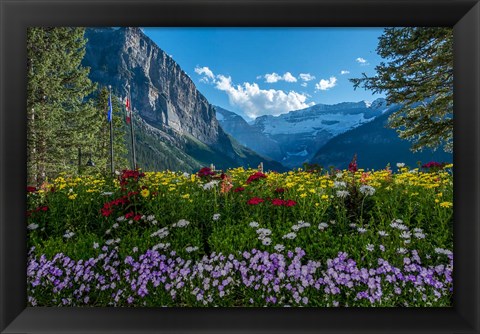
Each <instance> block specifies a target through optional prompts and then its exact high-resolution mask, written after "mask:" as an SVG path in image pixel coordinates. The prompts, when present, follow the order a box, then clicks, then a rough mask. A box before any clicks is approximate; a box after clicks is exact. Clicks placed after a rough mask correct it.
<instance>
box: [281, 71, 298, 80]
mask: <svg viewBox="0 0 480 334" xmlns="http://www.w3.org/2000/svg"><path fill="white" fill-rule="evenodd" d="M283 80H285V81H286V82H297V78H295V77H294V76H293V75H292V73H290V72H287V73H285V74H284V75H283Z"/></svg>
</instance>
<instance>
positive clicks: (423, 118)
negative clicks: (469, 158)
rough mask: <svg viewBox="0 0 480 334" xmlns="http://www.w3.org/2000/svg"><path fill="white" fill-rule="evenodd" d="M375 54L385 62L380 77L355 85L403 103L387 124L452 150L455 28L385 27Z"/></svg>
mask: <svg viewBox="0 0 480 334" xmlns="http://www.w3.org/2000/svg"><path fill="white" fill-rule="evenodd" d="M377 53H378V54H379V55H380V56H381V57H382V58H384V59H385V60H386V61H387V62H381V63H380V64H379V65H378V66H376V68H375V70H376V72H377V73H376V75H375V76H372V77H369V76H367V75H366V74H365V73H363V76H362V78H356V79H351V81H352V82H353V84H354V87H355V88H358V87H363V88H365V89H367V90H372V91H373V92H374V93H382V92H385V93H386V95H387V100H388V102H389V103H399V104H403V105H404V107H403V108H401V109H400V110H399V111H397V112H395V113H394V114H392V115H391V116H390V118H389V126H390V127H392V128H394V129H396V130H397V132H398V134H399V137H400V138H403V139H408V140H410V141H411V142H412V147H411V149H412V150H413V151H421V150H422V149H423V148H427V147H429V148H432V149H437V148H439V147H443V149H444V151H446V152H452V148H453V30H452V29H451V28H445V27H427V28H425V27H404V28H386V29H385V30H384V33H383V34H382V36H381V37H380V38H379V44H378V47H377Z"/></svg>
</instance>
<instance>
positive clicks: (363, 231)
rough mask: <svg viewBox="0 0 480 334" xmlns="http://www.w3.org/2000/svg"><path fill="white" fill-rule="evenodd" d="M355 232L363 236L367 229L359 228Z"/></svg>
mask: <svg viewBox="0 0 480 334" xmlns="http://www.w3.org/2000/svg"><path fill="white" fill-rule="evenodd" d="M357 231H358V233H360V234H363V233H365V232H367V229H366V228H363V227H359V228H357Z"/></svg>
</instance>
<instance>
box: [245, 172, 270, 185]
mask: <svg viewBox="0 0 480 334" xmlns="http://www.w3.org/2000/svg"><path fill="white" fill-rule="evenodd" d="M265 178H267V175H265V174H263V173H261V172H256V173H254V174H252V175H250V176H249V177H248V179H247V184H249V183H251V182H253V181H255V180H259V179H265Z"/></svg>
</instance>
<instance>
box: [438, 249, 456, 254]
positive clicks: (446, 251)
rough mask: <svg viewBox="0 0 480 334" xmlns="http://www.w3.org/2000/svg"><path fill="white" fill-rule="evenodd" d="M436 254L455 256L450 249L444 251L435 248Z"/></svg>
mask: <svg viewBox="0 0 480 334" xmlns="http://www.w3.org/2000/svg"><path fill="white" fill-rule="evenodd" d="M435 253H437V254H444V255H450V254H453V253H452V252H451V251H449V250H448V249H443V248H435Z"/></svg>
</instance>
